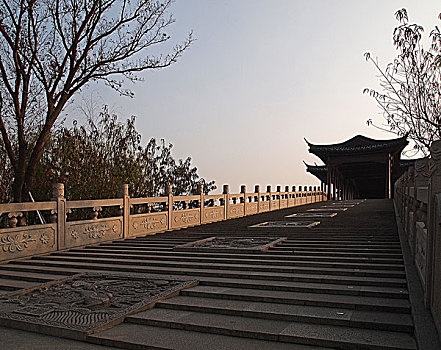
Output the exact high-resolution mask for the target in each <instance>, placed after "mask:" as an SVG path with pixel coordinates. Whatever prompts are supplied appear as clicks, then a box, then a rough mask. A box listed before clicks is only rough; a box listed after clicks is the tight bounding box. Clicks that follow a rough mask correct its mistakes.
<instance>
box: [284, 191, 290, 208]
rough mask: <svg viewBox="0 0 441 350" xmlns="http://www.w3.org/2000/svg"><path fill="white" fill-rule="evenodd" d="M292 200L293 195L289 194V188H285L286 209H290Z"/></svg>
mask: <svg viewBox="0 0 441 350" xmlns="http://www.w3.org/2000/svg"><path fill="white" fill-rule="evenodd" d="M290 198H291V193H289V186H285V199H286V207H287V208H289V200H290Z"/></svg>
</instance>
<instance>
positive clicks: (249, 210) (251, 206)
mask: <svg viewBox="0 0 441 350" xmlns="http://www.w3.org/2000/svg"><path fill="white" fill-rule="evenodd" d="M245 208H246V209H245V211H246V212H245V215H253V214H257V203H254V202H253V203H247V204H246V207H245Z"/></svg>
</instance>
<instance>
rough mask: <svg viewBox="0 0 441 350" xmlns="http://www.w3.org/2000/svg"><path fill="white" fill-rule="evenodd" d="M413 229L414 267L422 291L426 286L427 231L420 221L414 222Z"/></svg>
mask: <svg viewBox="0 0 441 350" xmlns="http://www.w3.org/2000/svg"><path fill="white" fill-rule="evenodd" d="M415 228H416V230H415V266H416V268H417V271H418V274H419V276H420V278H421V282H422V286H423V289H424V288H425V284H426V253H427V229H426V227H425V225H424V223H423V222H420V221H418V222H416V224H415Z"/></svg>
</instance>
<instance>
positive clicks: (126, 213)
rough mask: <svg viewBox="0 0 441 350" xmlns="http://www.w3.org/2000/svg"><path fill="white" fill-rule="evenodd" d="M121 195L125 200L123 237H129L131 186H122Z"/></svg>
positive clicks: (123, 207)
mask: <svg viewBox="0 0 441 350" xmlns="http://www.w3.org/2000/svg"><path fill="white" fill-rule="evenodd" d="M119 195H120V197H121V198H122V199H123V204H122V216H123V237H124V238H126V237H129V220H130V197H129V185H128V184H122V185H121V187H120V188H119Z"/></svg>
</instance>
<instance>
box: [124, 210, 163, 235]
mask: <svg viewBox="0 0 441 350" xmlns="http://www.w3.org/2000/svg"><path fill="white" fill-rule="evenodd" d="M129 220H130V223H129V236H130V237H135V236H142V235H148V234H155V233H158V232H164V231H166V230H167V228H168V227H167V226H168V213H167V212H162V213H151V214H137V215H130V219H129Z"/></svg>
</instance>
